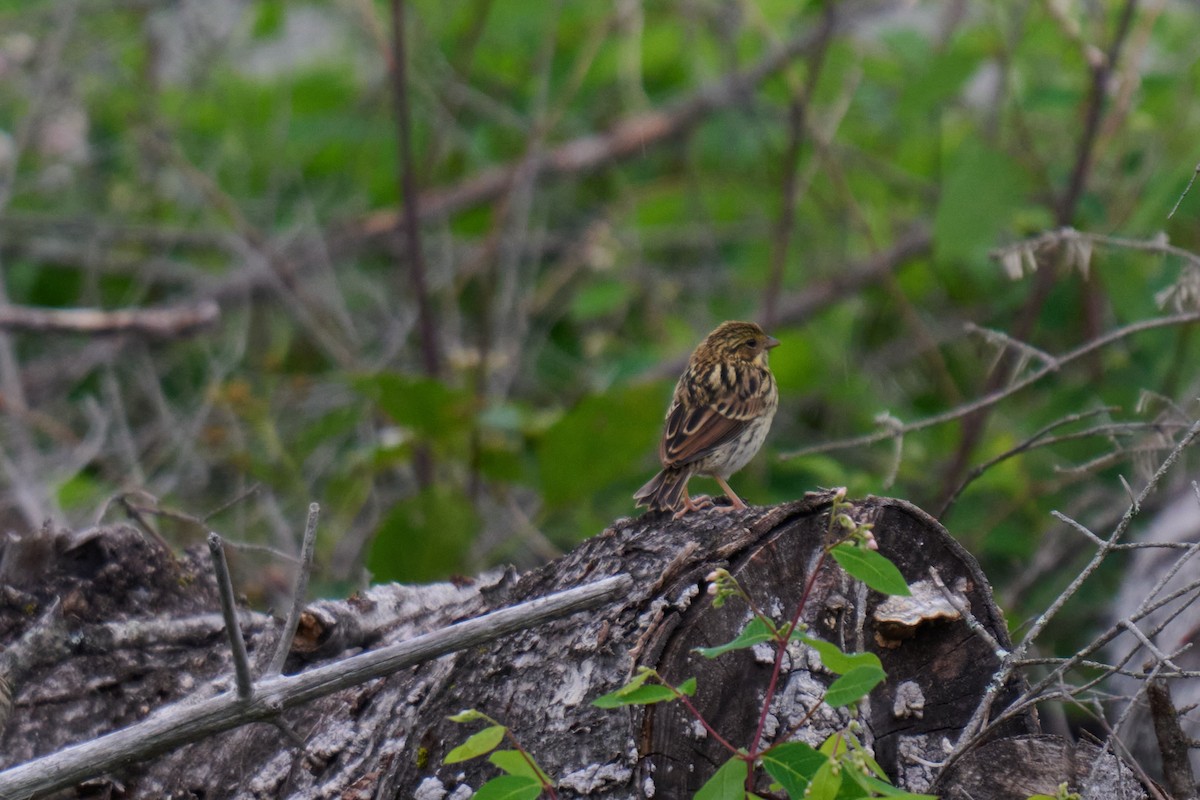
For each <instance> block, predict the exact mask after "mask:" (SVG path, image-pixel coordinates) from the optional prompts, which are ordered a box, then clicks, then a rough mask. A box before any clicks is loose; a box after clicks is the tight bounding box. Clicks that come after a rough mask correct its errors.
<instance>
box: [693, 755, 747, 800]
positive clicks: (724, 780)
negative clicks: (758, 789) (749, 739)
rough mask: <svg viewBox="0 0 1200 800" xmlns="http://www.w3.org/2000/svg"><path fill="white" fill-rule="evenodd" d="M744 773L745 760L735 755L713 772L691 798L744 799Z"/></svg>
mask: <svg viewBox="0 0 1200 800" xmlns="http://www.w3.org/2000/svg"><path fill="white" fill-rule="evenodd" d="M746 774H747V771H746V762H745V761H743V760H742V759H740V758H737V757H736V756H735V757H734V758H731V759H729V760H728V761H726V762H725V763H724V764H722V765H721V768H720V769H718V770H717V771H716V772H714V773H713V776H712V777H711V778H709V779H708V781H706V782H705V784H704V785H703V786H701V787H700V791H698V792H696V794H695V795H694V796H693V800H744V798H745V795H746Z"/></svg>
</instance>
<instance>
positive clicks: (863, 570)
mask: <svg viewBox="0 0 1200 800" xmlns="http://www.w3.org/2000/svg"><path fill="white" fill-rule="evenodd" d="M830 552H831V553H832V554H833V557H834V559H835V560H836V561H837V562H838V564H840V565H841V567H842V569H844V570H846V572H849V573H850V574H851V575H853V576H854V577H856V578H858V579H859V580H860V581H862V582H863V583H865V584H866V585H867V586H870V587H871V588H872V589H874V590H875V591H877V592H882V593H883V594H897V595H903V596H905V597H907V596H908V595H910V594H912V592H910V591H909V589H908V583H907V582H906V581H905V580H904V576H903V575H901V574H900V570H898V569H896V565H895V564H893V563H892V562H891V561H888V560H887V559H886V558H884V557H883V556H881V555H879V553H877V552H875V551H874V550H865V549H863V548H861V547H855V546H853V545H851V544H846V543H843V544H839V545H838V546H837V547H835V548H833V550H831V551H830Z"/></svg>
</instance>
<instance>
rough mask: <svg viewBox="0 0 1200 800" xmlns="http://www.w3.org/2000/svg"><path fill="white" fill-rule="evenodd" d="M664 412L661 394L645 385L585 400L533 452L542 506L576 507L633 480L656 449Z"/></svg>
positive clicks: (657, 388) (664, 399) (660, 390)
mask: <svg viewBox="0 0 1200 800" xmlns="http://www.w3.org/2000/svg"><path fill="white" fill-rule="evenodd" d="M665 409H666V395H665V394H664V392H663V390H662V389H661V388H660V387H658V386H656V385H647V386H638V387H630V388H628V389H623V390H619V391H614V392H610V393H608V394H606V395H604V396H593V397H588V398H586V399H584V400H583V401H582V402H580V403H579V404H578V405H576V406H575V407H574V408H572V409H571V410H570V411H568V412H567V413H565V414H564V415H563V416H562V418H561V419H559V420H558V422H556V423H555V424H554V425H553V426H551V427H550V428H549V430H547V431H546V433H545V436H544V437H542V440H541V443H540V444H539V446H538V448H537V460H538V463H539V464H540V465H541V470H540V474H541V481H540V483H541V487H542V493H543V496H544V498H545V500H546V502H547V503H549V504H550V505H565V504H570V503H577V502H580V501H581V500H583V499H584V498H586V497H588V496H590V495H591V494H592V493H594V492H595V491H596V488H597V487H599V486H603V485H605V484H608V483H611V482H612V481H615V480H619V479H622V478H627V477H628V476H631V475H633V476H636V475H637V474H638V467H639V465H642V464H645V463H647V462H648V458H647V456H648V454H649V453H651V452H653V450H654V447H655V445H656V437H657V435H658V431H659V429H660V427H661V425H662V419H663V415H664V412H665ZM646 477H647V478H649V475H647V476H646ZM635 488H637V487H636V486H631V487H630V491H632V490H633V489H635Z"/></svg>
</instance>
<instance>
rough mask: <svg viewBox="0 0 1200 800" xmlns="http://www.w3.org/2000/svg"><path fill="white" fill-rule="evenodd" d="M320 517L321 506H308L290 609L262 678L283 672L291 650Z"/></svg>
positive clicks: (306, 589) (302, 604) (314, 549)
mask: <svg viewBox="0 0 1200 800" xmlns="http://www.w3.org/2000/svg"><path fill="white" fill-rule="evenodd" d="M320 516H321V506H320V505H318V504H317V503H311V504H309V506H308V521H307V522H306V523H305V525H304V543H303V545H301V547H300V564H299V566H297V567H296V584H295V586H293V587H292V607H291V608H290V609H289V610H288V615H287V620H286V621H285V622H284V624H283V629H282V630H280V631H279V641H278V642H276V643H275V654H274V655H273V656H271V663H270V664H269V665H268V666H267V671H266V672H265V673H264V675H263V677H266V678H270V677H273V676H275V675H278V674H280V673H281V672H283V665H284V662H286V661H287V657H288V653H289V652H291V649H292V637H294V636H295V635H296V627H297V626H298V625H299V624H300V615H301V613H303V611H304V599H305V597H307V596H308V576H309V573H310V572H312V565H313V554H314V553H315V552H316V542H317V520H318V519H319V518H320Z"/></svg>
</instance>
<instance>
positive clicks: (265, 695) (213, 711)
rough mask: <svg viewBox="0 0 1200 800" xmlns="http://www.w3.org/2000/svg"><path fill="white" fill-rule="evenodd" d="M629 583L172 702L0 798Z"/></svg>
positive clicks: (475, 641)
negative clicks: (241, 690)
mask: <svg viewBox="0 0 1200 800" xmlns="http://www.w3.org/2000/svg"><path fill="white" fill-rule="evenodd" d="M631 581H632V579H631V578H630V577H629V576H628V575H616V576H613V577H610V578H605V579H603V580H599V581H596V582H594V583H590V584H587V585H585V586H579V587H576V588H574V589H568V590H566V591H563V592H558V593H556V594H552V595H549V596H546V597H541V598H538V599H536V600H530V601H528V602H525V603H520V604H518V605H515V606H511V607H509V608H505V609H502V610H500V611H493V612H492V613H490V614H484V615H483V616H480V617H476V618H475V619H471V620H467V621H465V622H460V623H457V624H455V625H451V626H449V627H446V628H441V629H439V630H437V631H433V632H432V633H427V634H424V635H422V636H418V637H416V638H414V639H410V640H409V641H407V642H401V643H400V644H395V645H392V646H390V647H384V648H381V649H379V650H374V651H371V652H367V653H360V654H359V655H355V656H351V657H350V658H345V659H341V660H339V661H334V662H331V663H329V664H326V665H324V666H321V667H318V668H316V669H313V670H309V671H308V672H302V673H300V674H298V675H288V676H283V677H278V678H273V679H271V680H267V681H261V682H260V683H259V684H258V685H257V687H256V691H255V693H254V696H253V697H252V698H250V699H249V700H242V699H241V698H239V697H238V696H237V695H236V694H233V693H230V692H225V693H223V694H220V695H217V696H216V697H210V698H208V699H205V700H201V701H199V702H196V701H181V702H178V703H173V704H172V705H170V706H168V707H165V708H161V709H159V710H158V711H157V713H155V714H152V715H151V716H150V717H148V718H147V719H145V720H143V721H142V722H139V723H137V724H135V725H131V726H130V727H128V728H124V729H122V730H119V731H116V732H114V733H110V734H107V735H105V736H102V737H100V738H98V739H93V740H91V741H88V742H83V743H81V744H77V745H73V746H71V747H68V748H66V749H64V750H61V751H59V752H57V753H54V754H53V755H49V756H44V757H42V758H38V759H35V760H33V761H30V762H27V763H25V764H22V765H20V766H16V767H12V768H10V769H8V770H5V771H4V772H0V797H21V798H26V797H32V796H36V795H44V794H48V793H50V792H53V791H56V790H59V789H65V788H67V787H70V786H74V785H76V784H78V783H80V782H81V781H85V780H88V779H90V778H94V777H97V776H99V775H103V774H104V773H106V772H110V771H111V770H113V769H114V768H116V767H118V766H122V765H126V764H129V763H131V762H135V761H142V760H145V759H147V758H151V757H153V756H156V755H158V754H160V753H165V752H167V751H169V750H172V749H174V748H176V747H179V746H180V745H183V744H187V743H189V742H196V741H200V740H201V739H204V738H206V737H208V736H212V735H213V734H216V733H220V732H221V731H226V730H230V729H231V728H236V727H239V726H241V725H245V724H247V723H251V722H262V721H269V720H271V719H273V718H275V717H276V716H277V715H278V714H279V713H280V712H282V711H285V710H287V709H289V708H294V707H295V706H299V705H302V704H303V703H307V702H310V701H312V700H316V699H317V698H320V697H325V696H327V695H330V694H333V693H334V692H338V691H341V690H342V689H347V688H350V687H352V686H358V685H359V684H362V683H365V682H367V681H369V680H373V679H375V678H381V677H384V676H386V675H390V674H392V673H394V672H396V671H397V670H400V669H403V668H404V667H407V666H410V665H413V664H419V663H421V662H423V661H428V660H430V659H433V658H437V657H438V656H441V655H445V654H447V653H452V652H456V651H458V650H462V649H465V648H468V647H473V646H475V645H479V644H485V643H487V642H491V641H494V640H496V639H499V638H500V637H501V636H505V635H507V634H510V633H514V632H516V631H521V630H525V629H527V628H532V627H534V626H536V625H540V624H542V623H543V622H548V621H550V620H554V619H558V618H560V617H565V616H567V615H569V614H572V613H574V612H576V611H582V610H585V609H590V608H595V607H597V606H600V605H602V604H604V603H606V602H608V601H610V600H613V599H616V598H618V597H621V596H623V595H624V594H625V593H626V592H628V591H629V586H630V583H631Z"/></svg>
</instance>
